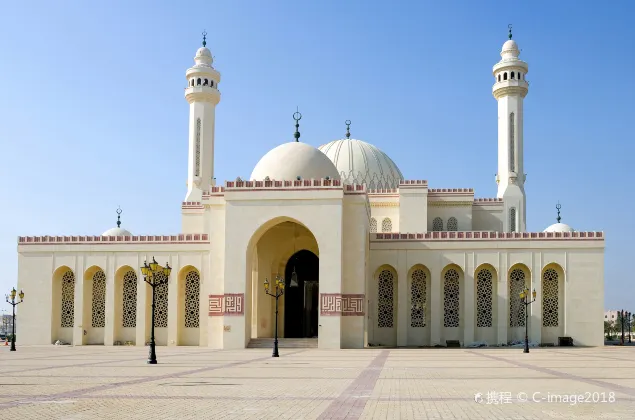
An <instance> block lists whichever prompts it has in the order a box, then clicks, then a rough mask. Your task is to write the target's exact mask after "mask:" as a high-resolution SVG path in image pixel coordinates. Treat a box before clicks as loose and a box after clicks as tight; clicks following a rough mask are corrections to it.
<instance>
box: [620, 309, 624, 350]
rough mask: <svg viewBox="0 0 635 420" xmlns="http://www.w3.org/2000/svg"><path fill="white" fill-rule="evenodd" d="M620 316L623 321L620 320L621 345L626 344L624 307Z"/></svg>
mask: <svg viewBox="0 0 635 420" xmlns="http://www.w3.org/2000/svg"><path fill="white" fill-rule="evenodd" d="M620 318H621V320H622V322H620V324H622V340H621V341H622V342H621V345H624V309H622V311H621V312H620Z"/></svg>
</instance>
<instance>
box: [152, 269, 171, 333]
mask: <svg viewBox="0 0 635 420" xmlns="http://www.w3.org/2000/svg"><path fill="white" fill-rule="evenodd" d="M155 275H156V276H157V277H158V278H157V281H158V282H160V281H163V279H164V278H165V274H163V273H161V272H159V273H158V274H155ZM154 290H155V291H154V293H155V296H154V297H155V299H156V303H155V314H154V326H155V327H157V328H167V327H168V284H167V283H163V284H162V285H160V286H157V287H156V288H155V289H154Z"/></svg>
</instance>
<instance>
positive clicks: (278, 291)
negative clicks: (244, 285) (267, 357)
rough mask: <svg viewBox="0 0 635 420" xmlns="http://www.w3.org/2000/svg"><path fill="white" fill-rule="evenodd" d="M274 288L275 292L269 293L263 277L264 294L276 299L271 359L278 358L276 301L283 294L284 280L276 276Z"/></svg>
mask: <svg viewBox="0 0 635 420" xmlns="http://www.w3.org/2000/svg"><path fill="white" fill-rule="evenodd" d="M275 286H276V289H275V292H274V293H271V292H269V280H268V279H267V278H266V277H265V293H266V294H268V295H269V296H272V297H273V298H275V299H276V327H275V330H274V335H273V354H272V355H271V357H280V355H279V354H278V299H279V298H280V296H282V295H283V294H284V279H283V278H281V277H280V276H279V275H276V285H275Z"/></svg>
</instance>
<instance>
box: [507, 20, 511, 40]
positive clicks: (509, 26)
mask: <svg viewBox="0 0 635 420" xmlns="http://www.w3.org/2000/svg"><path fill="white" fill-rule="evenodd" d="M507 27H508V28H509V35H507V37H508V38H509V39H512V24H511V23H510V24H509V25H507Z"/></svg>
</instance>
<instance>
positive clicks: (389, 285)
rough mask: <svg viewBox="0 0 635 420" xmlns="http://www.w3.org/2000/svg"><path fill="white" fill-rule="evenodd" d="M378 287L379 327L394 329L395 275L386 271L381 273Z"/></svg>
mask: <svg viewBox="0 0 635 420" xmlns="http://www.w3.org/2000/svg"><path fill="white" fill-rule="evenodd" d="M378 282H379V283H378V285H377V309H378V310H377V326H378V327H379V328H392V327H393V325H394V293H395V275H394V274H393V272H392V271H390V270H388V269H386V270H382V271H381V272H380V273H379V279H378Z"/></svg>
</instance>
